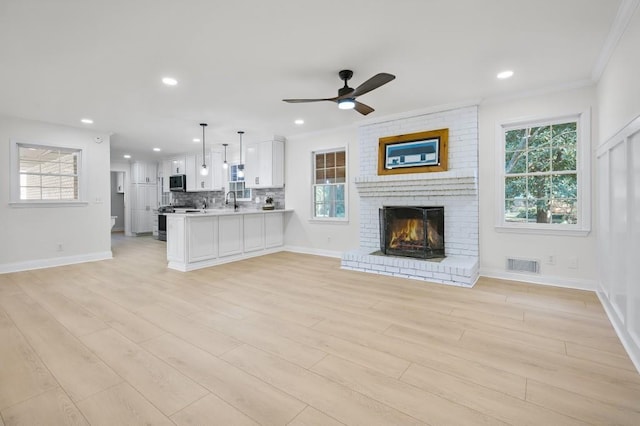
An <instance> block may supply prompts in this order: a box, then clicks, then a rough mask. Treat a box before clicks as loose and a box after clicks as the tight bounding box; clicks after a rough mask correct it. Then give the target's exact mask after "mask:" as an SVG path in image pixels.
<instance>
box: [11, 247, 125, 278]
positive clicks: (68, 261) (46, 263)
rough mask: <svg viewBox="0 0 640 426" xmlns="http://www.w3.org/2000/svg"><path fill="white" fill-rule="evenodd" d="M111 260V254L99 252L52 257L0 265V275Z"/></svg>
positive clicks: (109, 252)
mask: <svg viewBox="0 0 640 426" xmlns="http://www.w3.org/2000/svg"><path fill="white" fill-rule="evenodd" d="M112 258H113V253H112V252H111V250H109V251H101V252H96V253H87V254H80V255H75V256H65V257H54V258H50V259H37V260H27V261H25V262H15V263H5V264H0V274H8V273H11V272H21V271H30V270H33V269H43V268H54V267H56V266H64V265H73V264H76V263H85V262H96V261H98V260H108V259H112Z"/></svg>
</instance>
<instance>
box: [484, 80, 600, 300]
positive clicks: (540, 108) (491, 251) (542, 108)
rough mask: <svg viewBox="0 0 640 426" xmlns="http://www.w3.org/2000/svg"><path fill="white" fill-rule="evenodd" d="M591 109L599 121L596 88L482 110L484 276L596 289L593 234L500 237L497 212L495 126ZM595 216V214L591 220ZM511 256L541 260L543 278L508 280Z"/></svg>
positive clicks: (496, 104)
mask: <svg viewBox="0 0 640 426" xmlns="http://www.w3.org/2000/svg"><path fill="white" fill-rule="evenodd" d="M589 108H591V111H592V117H595V115H596V113H597V108H596V93H595V88H594V87H586V88H580V89H575V90H570V91H562V92H555V93H549V94H544V95H539V96H534V97H529V98H526V99H517V100H509V101H501V102H497V101H494V102H487V103H484V104H481V105H480V114H479V126H480V145H479V146H480V156H479V161H480V172H479V173H480V174H479V180H480V185H479V186H480V275H484V276H491V277H497V278H507V279H516V280H521V281H531V282H539V283H543V284H551V285H560V286H567V287H575V288H583V289H589V290H594V289H595V282H596V266H595V265H596V243H595V233H594V232H593V231H592V232H591V233H590V234H589V235H588V236H586V237H577V236H553V235H535V234H521V233H517V234H516V233H506V232H497V231H496V228H495V222H496V210H497V208H498V206H497V201H496V175H495V172H496V170H497V168H499V167H501V164H497V159H496V149H497V146H498V145H497V144H498V143H499V141H498V139H497V135H496V126H497V125H498V124H500V123H502V122H504V121H511V120H517V119H523V118H529V117H530V118H535V117H546V116H549V117H553V116H554V115H566V114H574V113H580V112H583V111H585V110H588V109H589ZM591 123H592V132H591V135H592V138H591V142H592V146H593V145H595V142H594V140H595V139H596V137H597V134H598V133H597V123H596V120H595V119H592V120H591ZM592 193H593V189H592ZM592 199H593V197H592ZM594 214H595V212H593V209H592V216H593V215H594ZM592 230H593V223H592ZM549 255H552V256H554V257H555V265H548V264H545V262H544V259H546V258H547V256H549ZM507 256H511V257H521V258H526V259H539V260H542V261H543V262H542V265H541V273H540V274H535V275H534V274H531V275H527V274H513V273H512V274H509V273H507V272H506V271H505V258H506V257H507ZM574 256H575V257H577V259H578V265H577V268H575V269H574V268H571V267H570V260H571V259H570V258H571V257H574Z"/></svg>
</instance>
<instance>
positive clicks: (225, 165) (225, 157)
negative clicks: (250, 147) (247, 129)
mask: <svg viewBox="0 0 640 426" xmlns="http://www.w3.org/2000/svg"><path fill="white" fill-rule="evenodd" d="M222 146H224V163H222V168H223V169H225V170H227V169H228V168H229V163H227V146H229V144H228V143H223V144H222Z"/></svg>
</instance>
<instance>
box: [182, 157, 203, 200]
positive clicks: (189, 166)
mask: <svg viewBox="0 0 640 426" xmlns="http://www.w3.org/2000/svg"><path fill="white" fill-rule="evenodd" d="M185 159H186V162H185V165H184V170H185V172H184V173H185V175H187V192H194V191H196V182H197V179H198V178H199V177H200V176H199V175H200V168H199V167H196V156H195V155H187V156H186V157H185Z"/></svg>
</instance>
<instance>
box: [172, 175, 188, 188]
mask: <svg viewBox="0 0 640 426" xmlns="http://www.w3.org/2000/svg"><path fill="white" fill-rule="evenodd" d="M186 190H187V176H186V175H172V176H169V191H173V192H185V191H186Z"/></svg>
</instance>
